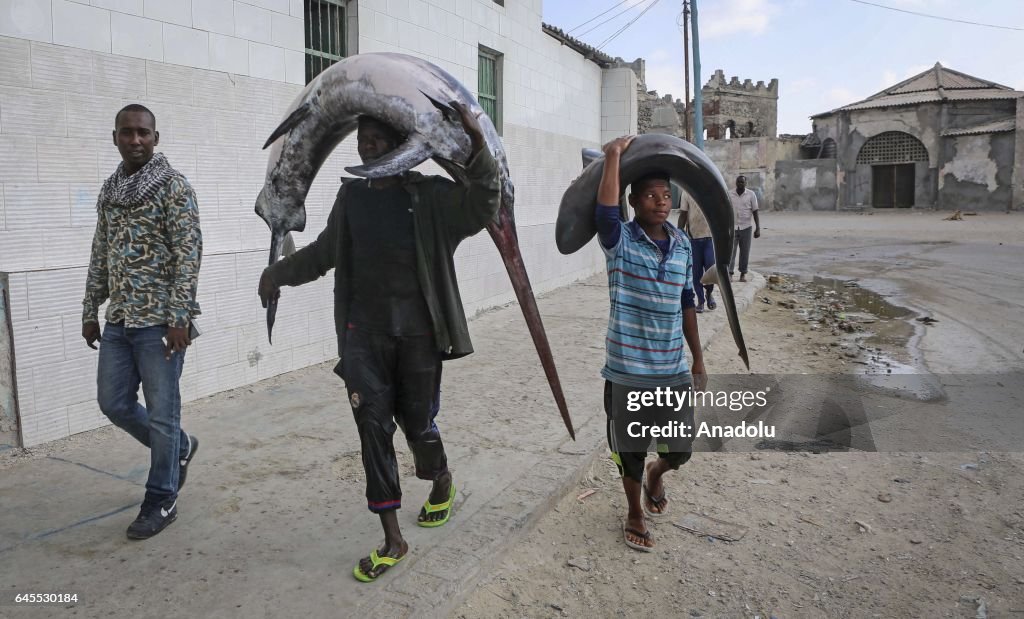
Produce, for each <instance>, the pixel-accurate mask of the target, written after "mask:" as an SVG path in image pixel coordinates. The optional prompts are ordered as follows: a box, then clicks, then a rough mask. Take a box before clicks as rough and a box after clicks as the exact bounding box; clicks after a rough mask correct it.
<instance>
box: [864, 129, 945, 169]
mask: <svg viewBox="0 0 1024 619" xmlns="http://www.w3.org/2000/svg"><path fill="white" fill-rule="evenodd" d="M914 161H928V151H927V150H926V149H925V147H924V144H922V143H921V140H919V139H917V138H915V137H914V136H912V135H910V134H909V133H903V132H902V131H886V132H885V133H879V134H878V135H876V136H874V137H872V138H871V139H869V140H868V141H867V142H865V143H864V146H861V148H860V152H859V153H857V163H865V164H869V165H870V164H877V163H912V162H914Z"/></svg>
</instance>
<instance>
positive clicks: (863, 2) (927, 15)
mask: <svg viewBox="0 0 1024 619" xmlns="http://www.w3.org/2000/svg"><path fill="white" fill-rule="evenodd" d="M850 2H856V3H857V4H866V5H868V6H875V7H878V8H880V9H888V10H890V11H896V12H897V13H907V14H909V15H917V16H918V17H928V18H930V19H938V20H942V21H951V22H956V23H958V24H968V25H971V26H983V27H985V28H999V29H1001V30H1016V31H1018V32H1024V28H1016V27H1014V26H1000V25H998V24H983V23H981V22H976V21H968V20H965V19H954V18H952V17H942V16H941V15H931V14H929V13H919V12H917V11H908V10H907V9H898V8H896V7H894V6H886V5H884V4H875V3H874V2H867V1H866V0H850Z"/></svg>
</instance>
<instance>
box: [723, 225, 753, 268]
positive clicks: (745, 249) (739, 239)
mask: <svg viewBox="0 0 1024 619" xmlns="http://www.w3.org/2000/svg"><path fill="white" fill-rule="evenodd" d="M752 238H754V226H750V227H749V228H744V229H742V230H737V231H736V242H735V243H734V244H733V246H732V258H731V259H730V260H729V275H732V274H733V273H735V272H736V254H737V250H738V253H739V255H740V275H743V274H745V273H746V272H747V265H748V263H749V261H750V240H751V239H752Z"/></svg>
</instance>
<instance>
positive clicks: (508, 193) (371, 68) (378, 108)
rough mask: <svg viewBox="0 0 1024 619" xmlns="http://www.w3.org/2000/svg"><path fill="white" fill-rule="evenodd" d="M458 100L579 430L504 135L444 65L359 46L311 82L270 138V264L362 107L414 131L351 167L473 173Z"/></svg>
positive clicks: (549, 366) (302, 221)
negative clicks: (529, 252)
mask: <svg viewBox="0 0 1024 619" xmlns="http://www.w3.org/2000/svg"><path fill="white" fill-rule="evenodd" d="M451 101H457V102H459V103H461V104H462V105H464V106H466V107H468V108H469V110H470V111H471V112H472V113H473V114H475V115H478V117H479V120H480V126H481V128H482V129H483V133H484V138H485V139H486V142H487V148H488V149H489V150H490V152H491V154H492V155H494V158H495V160H496V161H497V162H498V174H499V177H500V178H499V180H500V183H501V206H500V208H499V210H498V214H497V215H496V216H495V218H494V219H493V220H492V221H491V222H490V223H489V224H488V225H487V232H488V233H490V235H491V239H493V240H494V243H495V245H497V247H498V251H499V253H500V254H501V258H502V260H503V261H504V262H505V268H506V270H507V271H508V274H509V278H510V279H511V280H512V287H513V289H514V290H515V293H516V298H517V299H518V300H519V305H520V307H521V308H522V310H523V315H524V317H525V318H526V324H527V326H528V328H529V330H530V335H531V336H532V338H533V343H534V346H535V347H536V348H537V353H538V355H539V356H540V359H541V364H542V365H543V367H544V374H545V375H546V376H547V379H548V384H549V385H550V386H551V392H552V394H554V397H555V402H556V403H557V405H558V410H559V412H560V413H561V415H562V420H563V422H564V423H565V427H566V429H568V431H569V435H570V436H572V437H573V438H574V439H575V438H576V435H575V432H574V430H573V427H572V420H571V419H570V417H569V409H568V407H567V406H566V403H565V396H564V395H563V394H562V385H561V383H560V381H559V379H558V372H557V371H556V369H555V362H554V358H553V357H552V355H551V346H550V344H549V343H548V339H547V335H546V334H545V332H544V325H543V323H542V322H541V318H540V312H539V311H538V309H537V301H536V299H535V298H534V296H533V289H532V288H531V286H530V280H529V278H528V277H527V274H526V268H525V266H523V257H522V254H521V253H520V251H519V241H518V237H517V234H516V228H515V217H514V213H513V204H514V202H515V192H514V188H513V185H512V181H511V180H510V179H509V171H508V160H507V159H506V157H505V150H504V147H503V146H502V143H501V138H500V137H499V136H498V132H497V130H496V129H495V128H494V124H493V123H492V122H491V119H490V118H488V116H487V115H486V114H484V112H483V109H482V108H481V107H480V104H479V103H478V102H477V101H476V99H475V98H474V97H473V95H472V93H470V92H469V91H468V90H466V88H465V87H464V86H463V85H462V84H461V83H459V81H458V80H456V79H455V78H453V77H452V76H451V75H449V74H448V73H447V72H445V71H444V70H443V69H441V68H439V67H437V66H436V65H434V64H431V63H430V62H427V61H426V60H422V59H420V58H415V57H412V56H406V55H404V54H393V53H375V54H359V55H356V56H350V57H348V58H346V59H344V60H342V61H340V62H338V63H336V64H334V65H332V66H331V67H330V68H329V69H327V70H326V71H324V72H322V73H320V74H319V75H318V76H316V77H315V78H314V79H313V81H312V82H310V83H309V85H307V86H306V88H305V90H303V91H302V93H301V94H299V96H298V98H297V99H296V100H295V102H294V103H293V104H292V106H291V108H290V109H289V110H288V112H287V116H286V118H285V120H284V121H283V122H282V123H281V124H280V126H278V127H277V129H275V130H274V132H273V133H272V134H271V135H270V137H269V138H268V139H267V143H266V145H264V148H266V147H268V146H269V147H270V155H269V160H268V162H267V177H266V183H265V184H264V186H263V190H262V191H260V194H259V197H258V198H257V199H256V214H258V215H259V216H260V217H261V218H263V221H265V222H267V225H268V226H270V231H271V240H270V264H273V263H274V262H276V261H277V259H278V258H279V257H280V254H281V250H282V249H283V247H284V244H285V238H286V236H287V235H288V233H289V232H291V231H293V230H294V231H301V230H303V229H304V228H305V226H306V210H305V207H304V204H305V199H306V194H307V193H308V192H309V188H310V185H312V183H313V179H314V178H315V177H316V174H317V172H318V171H319V170H320V166H322V165H323V163H324V161H326V159H327V157H328V156H329V155H330V154H331V152H332V151H333V150H334V148H335V147H336V146H337V145H338V144H339V143H340V142H341V141H342V140H343V139H345V137H346V136H348V135H349V134H350V133H352V132H353V131H355V130H356V127H357V124H358V119H359V117H360V116H363V115H369V116H373V117H375V118H377V119H379V120H381V121H383V122H385V123H387V124H388V125H391V126H392V127H394V128H395V129H397V130H398V131H400V132H401V133H403V134H404V135H406V136H408V139H407V140H406V141H405V142H404V143H403V144H401V145H399V146H398V148H396V149H395V150H393V151H391V152H390V153H388V154H387V155H385V156H383V157H381V158H380V159H376V160H374V161H373V162H371V163H369V164H366V165H360V166H353V167H348V168H345V169H346V170H347V171H348V172H349V173H351V174H355V175H357V176H362V177H366V178H380V177H384V176H392V175H395V174H400V173H402V172H405V171H407V170H410V169H412V168H413V167H415V166H417V165H419V164H420V163H423V162H424V161H426V160H427V159H433V160H434V161H435V162H436V163H437V164H438V165H440V166H441V167H442V168H444V170H445V171H447V172H448V173H449V174H450V175H451V177H452V178H453V179H455V180H456V181H460V182H464V181H465V168H464V164H465V162H466V161H467V160H468V159H469V155H470V152H471V144H470V139H469V136H468V135H466V132H465V130H464V129H463V127H462V123H461V122H460V120H459V115H458V113H456V112H455V110H454V109H453V108H451V107H450V106H449V105H448V103H449V102H451ZM276 310H277V304H276V302H272V303H270V304H269V305H268V307H267V336H268V338H269V337H270V335H271V332H272V329H273V324H274V317H275V315H276Z"/></svg>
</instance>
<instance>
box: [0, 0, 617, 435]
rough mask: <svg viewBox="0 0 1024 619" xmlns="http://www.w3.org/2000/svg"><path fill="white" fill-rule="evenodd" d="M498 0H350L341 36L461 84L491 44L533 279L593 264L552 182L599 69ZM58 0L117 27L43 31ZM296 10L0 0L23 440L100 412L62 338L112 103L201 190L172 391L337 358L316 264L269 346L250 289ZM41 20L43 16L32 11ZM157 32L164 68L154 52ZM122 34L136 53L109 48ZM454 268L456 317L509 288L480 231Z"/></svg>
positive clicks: (80, 277) (295, 1)
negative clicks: (139, 107) (346, 29)
mask: <svg viewBox="0 0 1024 619" xmlns="http://www.w3.org/2000/svg"><path fill="white" fill-rule="evenodd" d="M71 4H74V5H77V6H75V7H70V8H69V7H68V6H67V5H71ZM240 4H244V5H246V6H245V8H242V9H241V10H239V5H240ZM229 5H230V11H229V10H228V6H229ZM506 5H507V6H505V7H504V8H502V7H500V6H498V5H496V4H494V3H493V2H491V1H490V0H433V1H431V2H424V1H423V0H366V1H365V2H361V3H360V6H359V9H358V15H359V17H358V19H359V28H358V29H359V32H360V38H359V49H360V51H374V50H392V51H402V52H406V53H411V54H416V55H420V56H427V57H428V58H429V59H430V60H432V61H434V62H436V63H437V64H439V65H441V66H443V67H445V68H446V69H447V70H449V71H450V72H451V73H453V74H454V75H455V76H456V77H458V78H460V79H461V80H463V81H464V83H466V84H467V86H469V87H470V89H471V90H475V86H476V79H477V76H476V63H477V45H478V44H483V45H486V46H487V47H489V48H491V49H494V50H497V51H499V52H501V53H503V54H504V55H505V56H504V101H505V106H504V123H503V124H504V131H503V134H504V141H505V145H506V151H507V153H508V159H509V161H510V164H511V173H512V178H513V180H514V182H515V184H516V205H515V207H516V219H517V226H518V231H519V242H520V247H521V249H522V252H523V255H524V261H525V263H526V266H527V269H528V270H529V273H530V277H531V280H532V283H533V286H534V290H535V291H537V292H538V293H540V292H543V291H546V290H550V289H553V288H555V287H558V286H561V285H564V284H567V283H570V282H572V281H575V280H577V279H580V278H582V277H586V276H588V275H590V274H592V273H594V272H597V271H598V270H599V269H601V268H603V261H602V258H601V256H600V252H598V251H596V250H594V251H590V250H593V248H590V250H584V251H581V252H579V253H577V254H575V255H572V256H562V255H560V254H559V253H558V252H557V250H556V249H555V246H554V242H553V240H554V221H555V217H556V214H557V209H558V204H559V201H560V199H561V194H562V191H563V190H564V188H565V187H566V186H567V185H568V184H569V183H570V182H571V181H572V179H573V178H575V177H576V176H577V175H578V174H579V172H580V149H581V148H582V147H596V146H598V145H599V143H600V141H601V139H602V113H603V112H604V113H605V114H606V115H607V112H608V106H607V105H602V100H603V99H602V97H603V96H604V99H607V96H606V95H607V94H608V88H609V85H608V84H605V85H604V86H605V87H604V89H602V72H601V70H600V68H599V67H597V66H596V65H594V64H592V63H590V62H588V61H585V60H583V58H582V57H581V56H580V55H579V54H578V53H576V52H574V51H572V50H571V49H569V48H568V47H564V46H562V45H560V44H559V42H558V41H556V40H554V39H552V38H550V37H548V36H547V35H546V34H544V33H543V32H542V30H541V27H540V4H539V1H537V0H531V1H530V2H526V3H523V2H515V1H512V0H509V1H507V2H506ZM66 11H79V12H83V13H90V14H93V15H95V14H97V13H95V12H96V11H99V12H101V13H105V14H106V19H107V21H106V22H105V23H106V24H107V26H108V28H109V29H110V31H111V32H113V33H115V36H113V37H109V36H108V41H107V45H108V47H107V48H106V49H104V50H103V51H96V49H95V48H97V47H101V46H100V45H98V44H96V45H94V43H97V42H96V41H93V42H83V43H82V45H81V46H80V47H79V48H72V47H68V46H66V45H63V44H61V42H60V41H57V40H55V34H54V33H55V32H56V31H57V28H56V22H57V19H58V16H59V15H61V14H66ZM301 13H302V2H301V0H251V1H247V2H239V1H233V2H227V1H226V0H221V1H218V0H203V2H199V0H194V1H193V2H191V3H189V2H187V1H185V2H183V1H165V0H92V1H91V2H85V1H84V0H83V1H80V2H68V1H66V0H52V2H50V1H40V2H23V1H22V0H0V33H2V34H3V35H4V36H0V69H2V71H0V271H3V272H8V273H10V293H11V311H12V320H13V326H14V335H15V346H16V354H17V360H18V363H17V368H18V370H17V371H18V375H17V379H18V385H19V400H20V407H21V416H22V420H23V435H24V437H25V440H26V443H27V444H29V445H32V444H38V443H42V442H46V441H49V440H52V439H55V438H59V437H62V436H66V435H68V434H69V433H74V432H80V431H84V430H87V429H91V428H94V427H98V426H100V425H103V424H104V423H106V420H105V418H104V417H103V416H102V415H101V414H100V413H99V412H98V411H97V409H96V405H95V394H96V391H95V376H96V373H95V370H96V356H95V352H94V351H92V350H90V349H88V348H87V347H86V346H85V344H84V342H83V341H82V340H81V337H80V329H81V322H80V308H81V305H80V304H81V297H82V292H83V290H84V283H85V269H86V265H87V263H88V256H89V246H90V241H91V238H92V232H93V226H94V225H95V200H96V193H97V191H98V189H99V187H100V184H101V183H102V181H103V179H104V178H105V177H106V176H108V175H109V174H110V173H111V172H112V171H113V170H114V168H115V167H116V165H117V163H118V162H119V156H118V154H117V151H116V149H115V147H114V146H113V145H112V144H111V141H110V131H111V129H112V124H113V117H114V113H115V112H116V111H117V110H118V109H119V108H120V107H121V106H123V105H124V104H126V103H128V102H133V101H138V102H142V103H144V104H145V105H147V106H149V107H150V108H151V109H152V110H153V111H154V113H155V114H156V117H157V128H158V130H159V131H160V138H161V139H160V146H159V147H158V150H161V151H163V152H164V153H165V154H166V155H167V157H168V159H169V160H170V162H171V164H172V165H174V166H175V167H176V168H177V169H179V170H181V171H182V172H183V173H184V174H185V175H186V176H188V178H189V180H190V181H191V182H192V184H193V186H194V187H195V189H196V192H197V195H198V200H199V206H200V214H201V215H200V216H201V220H202V228H203V236H204V259H203V266H202V270H201V274H200V284H199V303H200V305H201V306H202V310H203V315H202V316H201V317H200V318H199V324H200V327H201V328H202V329H203V331H204V335H203V336H202V337H201V338H199V339H198V340H197V341H196V343H195V345H194V347H193V348H191V349H190V350H189V353H188V358H187V361H186V364H185V370H184V377H183V381H182V389H183V398H184V399H185V400H186V401H187V400H191V399H194V398H197V397H202V396H205V395H208V394H211V393H215V392H217V391H222V390H225V389H231V388H235V387H238V386H241V385H244V384H247V383H250V382H253V381H256V380H259V379H262V378H266V377H269V376H273V375H276V374H280V373H282V372H287V371H290V370H293V369H297V368H300V367H304V366H307V365H310V364H313V363H317V362H320V361H323V360H326V359H330V358H333V357H334V356H335V355H336V342H335V337H334V327H333V323H332V320H333V314H332V309H331V308H332V301H333V298H332V288H333V284H332V281H331V278H330V277H328V278H324V279H322V280H320V281H318V282H316V283H314V284H310V285H307V286H303V287H301V288H293V289H286V290H285V291H284V294H283V297H282V301H281V304H280V309H279V314H278V319H277V326H276V327H275V338H274V340H275V345H274V346H270V345H269V344H268V342H267V339H266V327H265V323H264V312H263V310H262V308H260V305H259V301H258V299H257V297H256V295H255V287H256V282H257V281H258V278H259V274H260V272H261V271H262V269H263V267H264V266H265V264H266V261H267V246H268V241H269V234H268V231H267V228H266V225H265V224H264V223H263V222H262V221H261V220H260V219H259V218H258V217H256V216H255V215H254V214H253V212H252V209H253V204H254V201H255V197H256V195H257V193H258V192H259V190H260V188H261V186H262V183H263V177H264V174H265V166H266V154H265V153H264V152H263V151H262V150H261V148H260V147H261V146H262V143H263V141H264V139H265V137H266V136H267V135H269V134H270V132H271V131H272V130H273V129H274V127H276V126H277V124H278V122H279V121H280V119H281V117H282V115H283V112H284V110H285V109H286V107H287V106H288V105H289V104H290V102H291V101H292V100H293V99H294V97H295V96H296V95H297V94H298V92H299V91H300V90H301V86H300V85H298V84H301V82H302V81H303V76H302V72H303V65H302V53H301V51H299V49H301V48H298V47H297V46H296V45H295V43H294V41H291V39H292V38H293V37H294V36H296V34H295V32H294V25H293V24H291V23H290V22H289V21H287V20H286V21H282V20H284V19H285V18H289V19H290V18H291V16H294V15H296V14H298V15H300V16H301ZM115 14H116V15H115ZM228 15H231V16H232V20H231V23H230V24H229V23H227V16H228ZM240 15H241V16H242V17H241V18H240V17H239V16H240ZM51 16H52V17H51ZM268 16H269V17H268ZM47 20H49V23H48V25H47V26H46V27H43V26H40V25H39V23H38V22H46V21H47ZM131 20H136V21H134V22H133V21H131ZM147 20H148V21H147ZM299 20H300V22H301V17H300V18H299ZM148 22H155V23H156V24H157V25H159V33H160V45H159V46H152V45H149V46H148V47H147V46H146V45H143V43H144V42H145V41H149V40H150V39H152V37H142V38H139V39H138V40H137V41H135V43H131V42H130V41H129V42H125V40H124V38H122V37H119V36H116V33H117V32H119V29H121V28H122V27H124V26H123V25H124V24H125V23H127V24H132V23H134V24H136V26H137V27H132V28H129V29H131V30H132V31H133V32H139V31H141V30H142V29H146V28H150V31H151V33H153V34H154V36H155V33H156V32H157V29H155V28H154V27H153V26H152V25H150V24H149V23H148ZM186 22H187V23H186ZM429 26H432V27H433V28H434V30H431V29H428V27H429ZM186 31H187V32H186ZM300 32H301V31H300ZM197 33H198V34H197ZM240 33H244V34H245V36H246V37H250V38H245V39H243V38H240ZM93 34H95V33H93ZM169 35H170V36H169ZM90 36H91V35H90ZM179 36H181V37H186V38H187V37H197V36H198V37H209V38H208V45H207V46H205V47H204V46H202V45H194V44H182V45H181V46H179V45H177V44H176V43H175V41H178V38H176V37H179ZM115 41H118V42H117V43H115ZM168 42H170V43H171V48H172V49H171V50H170V51H171V55H172V56H174V55H175V54H178V56H175V57H174V58H173V60H174V61H175V62H177V63H178V64H174V63H173V62H168V60H169V58H168V51H169V48H168ZM87 43H88V45H87ZM129 44H132V45H136V48H135V49H133V50H123V49H121V48H120V47H118V48H116V49H115V45H118V46H119V45H129ZM185 47H188V48H189V49H188V50H185V49H183V48H185ZM204 50H205V54H206V55H204ZM275 50H280V54H278V52H277V51H275ZM158 58H159V59H158ZM254 60H255V62H253V61H254ZM282 72H284V74H285V75H286V76H288V80H287V81H285V77H284V76H282V75H281V73H282ZM246 74H248V75H246ZM256 75H265V76H266V78H265V79H264V78H260V77H254V76H256ZM290 82H296V83H290ZM629 92H633V91H632V90H630V91H629ZM353 142H354V141H353V140H348V141H347V142H346V143H345V144H343V145H342V146H341V147H340V148H339V150H338V151H337V152H336V153H335V154H334V155H333V156H332V158H331V159H330V160H328V162H327V164H325V166H324V168H323V169H322V171H321V173H320V175H319V178H318V180H317V182H316V183H315V184H314V186H313V188H312V190H311V191H310V195H309V197H308V199H307V212H308V223H307V228H306V231H304V232H301V233H298V234H296V242H297V244H298V245H299V246H300V247H301V246H302V245H304V244H306V243H308V242H310V241H311V240H312V239H313V238H315V236H316V235H317V234H318V233H319V231H320V230H321V229H322V227H323V225H324V224H325V222H326V219H327V214H328V212H329V210H330V206H331V204H332V202H333V198H334V194H335V192H336V190H337V185H338V182H337V179H338V177H339V176H341V175H343V174H344V171H343V168H344V166H345V165H350V164H351V163H353V162H354V161H355V153H354V143H353ZM425 168H426V169H425V170H424V171H425V172H439V170H438V169H437V168H436V167H435V166H433V165H432V164H429V165H426V166H425ZM456 264H457V267H458V271H459V279H460V285H461V291H462V298H463V301H464V303H465V305H466V309H467V313H468V314H470V315H472V314H473V313H475V312H476V311H478V310H481V309H485V308H488V307H492V306H494V305H497V304H503V303H506V302H508V301H510V300H512V299H513V294H512V291H511V287H510V285H509V283H508V277H507V276H506V275H505V272H504V266H503V264H502V262H501V260H500V258H499V257H498V253H497V251H496V250H495V248H494V245H493V243H492V242H491V240H490V238H489V237H488V235H487V233H486V232H483V233H481V234H479V235H477V236H475V237H473V238H471V239H469V240H467V241H466V242H464V243H463V245H462V246H461V247H460V248H459V250H458V252H457V254H456Z"/></svg>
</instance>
